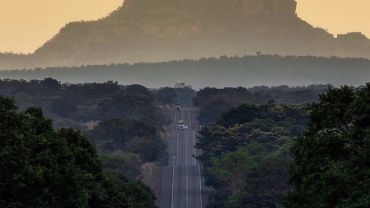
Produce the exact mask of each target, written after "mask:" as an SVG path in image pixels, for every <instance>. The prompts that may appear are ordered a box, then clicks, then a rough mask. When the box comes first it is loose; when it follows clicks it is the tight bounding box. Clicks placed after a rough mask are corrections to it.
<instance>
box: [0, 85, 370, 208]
mask: <svg viewBox="0 0 370 208" xmlns="http://www.w3.org/2000/svg"><path fill="white" fill-rule="evenodd" d="M369 99H370V84H367V85H365V86H362V87H357V88H354V87H348V86H343V87H341V88H334V87H333V86H331V85H309V86H302V87H288V86H278V87H266V86H260V87H252V88H243V87H238V88H223V89H217V88H204V89H201V90H199V91H195V90H193V89H191V88H190V87H189V86H186V85H185V87H182V88H179V87H177V88H170V87H164V88H159V89H148V88H146V87H144V86H141V85H128V86H126V85H120V84H118V83H117V82H112V81H110V82H105V83H85V84H70V83H61V82H59V81H57V80H54V79H51V78H46V79H43V80H31V81H25V80H8V79H7V80H0V118H1V119H0V127H1V128H0V155H1V157H0V166H1V167H2V171H0V194H1V195H0V196H1V198H0V206H1V207H128V208H130V207H132V208H134V207H138V208H141V207H142V208H144V207H145V208H150V207H155V204H156V203H155V200H156V199H155V195H156V194H158V193H157V192H158V189H157V188H158V187H156V184H155V183H153V181H157V183H158V181H159V177H160V176H159V175H155V174H153V173H151V174H148V172H150V171H154V169H155V168H160V167H161V166H163V165H166V163H167V162H168V159H169V158H168V155H167V154H168V153H167V150H166V148H167V145H166V142H167V141H169V139H170V138H168V137H169V136H168V131H169V129H168V128H169V124H170V123H171V120H170V118H169V115H170V111H171V110H173V109H174V106H175V105H177V104H180V105H182V106H184V107H190V106H191V105H193V107H195V108H197V111H198V120H199V121H200V124H201V127H202V128H201V130H200V131H199V132H198V141H197V143H196V148H197V149H199V150H200V151H199V153H200V154H198V155H197V158H198V159H199V160H200V161H201V162H202V167H203V169H202V172H203V176H204V178H205V183H206V185H207V187H208V188H207V190H208V198H209V200H208V204H207V207H209V208H248V207H250V208H256V207H258V208H280V207H285V208H302V207H303V208H311V207H343V208H363V207H369V205H370V198H369V196H370V193H369V190H370V184H369V180H370V178H369V172H370V169H369V165H368V164H370V161H369V158H370V155H369V154H370V143H369V141H370V133H369V132H370V131H369V129H370V126H369V124H370V100H369ZM148 175H152V176H151V177H152V178H150V177H148ZM153 177H154V178H153ZM144 183H145V184H146V185H144ZM148 185H149V186H148ZM149 187H150V188H152V190H151V189H150V188H149ZM153 191H154V192H153Z"/></svg>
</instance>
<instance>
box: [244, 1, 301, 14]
mask: <svg viewBox="0 0 370 208" xmlns="http://www.w3.org/2000/svg"><path fill="white" fill-rule="evenodd" d="M242 1H243V9H244V14H245V15H288V16H292V15H293V16H295V15H296V9H297V2H296V1H295V0H242Z"/></svg>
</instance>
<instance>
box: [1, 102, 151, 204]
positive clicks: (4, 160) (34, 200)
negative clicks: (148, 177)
mask: <svg viewBox="0 0 370 208" xmlns="http://www.w3.org/2000/svg"><path fill="white" fill-rule="evenodd" d="M0 167H1V171H0V206H1V207H125V208H126V207H155V205H154V197H153V194H152V193H151V191H149V190H148V189H147V188H146V187H144V186H143V185H142V184H140V183H138V182H134V181H128V180H127V179H125V178H123V177H122V176H117V177H113V176H110V173H105V172H104V171H103V167H102V165H101V162H100V160H99V159H98V155H97V151H96V149H95V148H94V147H93V146H92V145H91V144H90V143H89V142H88V141H87V140H86V138H85V137H83V136H82V135H81V134H80V132H79V131H76V130H72V129H60V130H54V129H53V127H52V122H51V121H50V120H48V119H45V118H44V116H43V113H42V111H41V109H39V108H29V109H27V110H26V111H25V112H18V111H17V108H16V106H15V105H14V102H13V101H11V100H9V99H5V98H2V97H0Z"/></svg>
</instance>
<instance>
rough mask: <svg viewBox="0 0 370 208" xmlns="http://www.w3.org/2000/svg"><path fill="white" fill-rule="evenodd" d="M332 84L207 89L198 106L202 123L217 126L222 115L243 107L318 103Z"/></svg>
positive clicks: (196, 101) (197, 103)
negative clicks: (248, 105) (269, 103)
mask: <svg viewBox="0 0 370 208" xmlns="http://www.w3.org/2000/svg"><path fill="white" fill-rule="evenodd" d="M329 87H331V86H330V85H310V86H303V87H288V86H278V87H266V86H261V87H253V88H249V89H247V88H243V87H238V88H223V89H217V88H204V89H201V90H200V91H198V92H197V96H196V97H195V98H194V100H193V102H194V106H196V107H197V108H198V109H199V116H198V120H199V121H200V122H201V124H208V123H214V122H215V121H216V120H217V119H218V118H219V116H220V115H221V114H223V113H225V112H227V111H228V110H229V109H230V108H232V107H236V106H238V105H241V104H257V105H261V104H266V103H268V102H269V101H274V102H276V103H277V104H308V103H313V102H316V101H317V100H318V98H319V94H322V93H324V92H325V90H327V89H328V88H329Z"/></svg>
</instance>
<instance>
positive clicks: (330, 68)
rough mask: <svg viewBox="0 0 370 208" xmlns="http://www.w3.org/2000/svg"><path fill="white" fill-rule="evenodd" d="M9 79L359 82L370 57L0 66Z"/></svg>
mask: <svg viewBox="0 0 370 208" xmlns="http://www.w3.org/2000/svg"><path fill="white" fill-rule="evenodd" d="M0 77H4V78H9V79H24V80H31V79H44V78H48V77H51V78H54V79H57V80H60V81H62V82H69V83H83V82H100V83H102V82H106V81H111V80H113V81H117V82H119V83H120V84H124V85H129V84H141V85H144V86H147V87H150V88H159V87H164V86H169V87H172V86H174V85H175V83H181V82H184V83H186V84H189V85H191V86H193V88H195V89H199V88H203V87H208V86H210V87H221V88H222V87H227V86H230V87H233V86H245V87H252V86H259V85H267V86H278V85H290V86H302V85H311V84H332V85H334V86H340V85H344V84H349V85H354V86H360V85H363V84H364V83H366V82H367V81H368V77H370V60H367V59H361V58H337V57H332V58H323V57H312V56H303V57H299V56H277V55H258V56H243V57H227V56H222V57H219V58H208V59H206V58H203V59H198V60H179V61H169V62H159V63H145V62H142V63H136V64H110V65H91V66H81V67H54V68H44V69H41V68H38V69H34V70H27V69H24V70H8V71H0Z"/></svg>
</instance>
